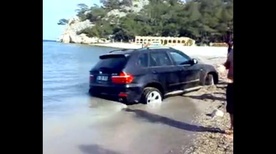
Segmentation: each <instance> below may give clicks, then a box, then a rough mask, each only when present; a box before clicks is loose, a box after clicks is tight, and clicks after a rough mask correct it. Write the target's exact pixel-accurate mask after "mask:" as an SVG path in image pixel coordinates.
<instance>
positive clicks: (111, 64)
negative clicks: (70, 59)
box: [94, 55, 128, 70]
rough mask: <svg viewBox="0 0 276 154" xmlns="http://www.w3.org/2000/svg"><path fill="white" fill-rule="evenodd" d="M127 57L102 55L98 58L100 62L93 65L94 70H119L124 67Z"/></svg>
mask: <svg viewBox="0 0 276 154" xmlns="http://www.w3.org/2000/svg"><path fill="white" fill-rule="evenodd" d="M127 61H128V57H125V56H124V55H104V56H100V61H99V62H98V63H97V64H96V65H95V67H94V69H101V68H109V69H115V70H121V69H123V68H124V67H125V65H126V63H127Z"/></svg>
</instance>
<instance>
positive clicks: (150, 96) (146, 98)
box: [142, 87, 163, 104]
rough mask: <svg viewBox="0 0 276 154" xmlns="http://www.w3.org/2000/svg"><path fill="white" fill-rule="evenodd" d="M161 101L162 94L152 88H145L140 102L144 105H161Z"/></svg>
mask: <svg viewBox="0 0 276 154" xmlns="http://www.w3.org/2000/svg"><path fill="white" fill-rule="evenodd" d="M162 100H163V97H162V93H161V92H160V91H159V90H158V89H157V88H153V87H146V88H145V89H144V91H143V95H142V102H143V103H145V104H161V103H162Z"/></svg>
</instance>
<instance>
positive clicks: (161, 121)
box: [43, 96, 202, 154]
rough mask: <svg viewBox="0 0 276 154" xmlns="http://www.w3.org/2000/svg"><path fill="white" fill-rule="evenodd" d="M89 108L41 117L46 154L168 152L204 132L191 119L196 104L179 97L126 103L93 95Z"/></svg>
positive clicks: (186, 143) (195, 110) (181, 146)
mask: <svg viewBox="0 0 276 154" xmlns="http://www.w3.org/2000/svg"><path fill="white" fill-rule="evenodd" d="M87 107H89V109H88V110H86V111H84V110H83V112H82V113H79V114H75V115H71V116H68V117H66V118H60V119H59V118H52V119H51V118H49V119H46V120H44V130H43V153H44V154H63V153H64V154H65V153H66V154H81V153H90V154H91V153H93V154H103V153H121V154H130V153H131V154H141V153H144V154H150V153H160V154H161V153H171V152H173V151H181V150H183V149H185V146H188V145H189V144H190V143H191V141H192V139H193V137H194V135H193V134H194V132H195V131H202V130H201V129H198V126H197V125H196V124H195V123H193V122H192V119H194V116H195V115H196V114H197V108H196V106H195V104H194V103H193V102H191V101H190V100H189V99H188V98H184V97H182V96H174V97H170V98H168V99H166V100H165V101H164V103H163V104H162V105H161V106H146V105H142V104H137V105H132V106H129V107H127V106H125V105H123V104H120V103H116V102H112V101H106V100H102V99H99V98H91V100H90V102H88V103H87ZM96 110H98V114H95V113H93V112H94V111H96Z"/></svg>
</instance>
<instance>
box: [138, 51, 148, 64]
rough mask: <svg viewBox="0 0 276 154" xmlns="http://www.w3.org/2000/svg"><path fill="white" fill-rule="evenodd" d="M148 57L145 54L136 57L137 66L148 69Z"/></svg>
mask: <svg viewBox="0 0 276 154" xmlns="http://www.w3.org/2000/svg"><path fill="white" fill-rule="evenodd" d="M148 59H149V56H148V54H147V53H142V54H140V55H139V56H138V60H137V65H138V66H140V67H148Z"/></svg>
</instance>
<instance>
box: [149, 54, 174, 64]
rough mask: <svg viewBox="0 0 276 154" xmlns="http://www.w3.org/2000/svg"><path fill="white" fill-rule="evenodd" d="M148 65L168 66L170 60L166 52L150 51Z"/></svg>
mask: <svg viewBox="0 0 276 154" xmlns="http://www.w3.org/2000/svg"><path fill="white" fill-rule="evenodd" d="M149 58H150V66H151V67H154V66H170V65H172V62H171V61H170V58H169V56H168V55H167V53H166V52H161V51H160V52H152V53H150V57H149Z"/></svg>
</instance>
